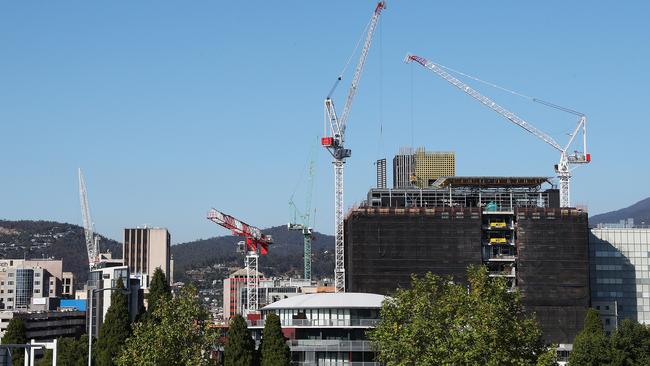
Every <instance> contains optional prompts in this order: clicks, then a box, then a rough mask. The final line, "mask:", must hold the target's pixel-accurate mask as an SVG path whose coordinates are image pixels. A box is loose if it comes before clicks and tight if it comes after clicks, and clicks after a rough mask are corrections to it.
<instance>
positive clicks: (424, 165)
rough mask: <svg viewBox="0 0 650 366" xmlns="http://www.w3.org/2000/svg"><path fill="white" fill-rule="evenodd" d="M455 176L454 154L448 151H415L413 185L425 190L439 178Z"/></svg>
mask: <svg viewBox="0 0 650 366" xmlns="http://www.w3.org/2000/svg"><path fill="white" fill-rule="evenodd" d="M455 175H456V154H454V153H453V152H450V151H426V150H425V149H424V148H423V147H420V148H418V149H417V150H416V151H415V185H416V186H418V187H420V188H426V187H429V186H431V184H432V183H433V182H434V181H435V180H436V179H438V178H440V177H453V176H455Z"/></svg>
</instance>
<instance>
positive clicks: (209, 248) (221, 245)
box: [171, 226, 334, 281]
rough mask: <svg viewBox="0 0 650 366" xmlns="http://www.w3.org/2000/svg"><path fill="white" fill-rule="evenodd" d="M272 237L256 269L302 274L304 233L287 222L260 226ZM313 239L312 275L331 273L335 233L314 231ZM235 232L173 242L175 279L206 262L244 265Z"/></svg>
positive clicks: (185, 277)
mask: <svg viewBox="0 0 650 366" xmlns="http://www.w3.org/2000/svg"><path fill="white" fill-rule="evenodd" d="M262 232H263V233H264V234H267V235H271V236H272V237H273V242H274V243H273V244H272V245H271V246H270V247H269V253H268V254H267V255H264V256H260V261H259V269H260V272H262V273H264V274H265V275H266V276H280V275H287V276H291V277H301V276H302V274H303V237H302V233H301V232H299V231H289V230H288V229H287V227H286V226H275V227H271V228H268V229H264V230H262ZM314 237H315V239H314V240H313V241H312V277H313V278H324V277H330V278H331V277H332V275H333V272H334V237H333V236H331V235H323V234H320V233H314ZM240 240H242V238H241V237H237V236H232V235H229V236H221V237H214V238H210V239H201V240H196V241H192V242H188V243H182V244H176V245H174V246H172V248H171V250H172V255H173V256H174V279H175V280H176V281H188V280H189V278H188V273H187V272H188V271H191V270H193V269H197V268H202V267H206V266H214V265H220V266H222V267H243V263H244V255H243V254H242V253H237V242H239V241H240Z"/></svg>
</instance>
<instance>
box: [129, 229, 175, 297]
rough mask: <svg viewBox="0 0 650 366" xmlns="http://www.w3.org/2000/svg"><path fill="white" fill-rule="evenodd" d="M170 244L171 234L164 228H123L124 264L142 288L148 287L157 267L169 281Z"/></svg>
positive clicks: (170, 279) (170, 276)
mask: <svg viewBox="0 0 650 366" xmlns="http://www.w3.org/2000/svg"><path fill="white" fill-rule="evenodd" d="M170 245H171V235H170V234H169V231H167V229H165V228H148V227H144V228H135V229H124V246H123V247H122V251H123V252H122V258H123V261H124V265H126V266H128V267H129V272H130V273H131V276H132V277H137V278H139V279H140V284H141V287H142V288H143V289H145V290H146V289H148V288H149V281H150V279H151V277H152V276H153V272H154V271H155V270H156V268H158V267H160V269H162V271H163V272H164V273H165V275H166V276H167V279H168V280H169V281H170V283H171V281H172V273H171V268H172V267H171V263H170V261H171V254H170V248H169V247H170Z"/></svg>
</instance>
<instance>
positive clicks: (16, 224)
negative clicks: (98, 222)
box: [0, 220, 122, 286]
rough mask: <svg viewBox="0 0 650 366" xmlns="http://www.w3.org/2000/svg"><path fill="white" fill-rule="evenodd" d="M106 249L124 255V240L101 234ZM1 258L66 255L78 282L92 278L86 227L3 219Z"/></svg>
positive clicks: (0, 223)
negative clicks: (89, 275) (108, 237)
mask: <svg viewBox="0 0 650 366" xmlns="http://www.w3.org/2000/svg"><path fill="white" fill-rule="evenodd" d="M99 246H100V249H101V251H102V252H106V250H108V251H110V252H111V253H113V257H114V258H121V257H122V244H120V243H118V242H116V241H115V240H111V239H107V238H105V237H102V236H101V235H100V240H99ZM0 258H1V259H23V258H26V259H40V258H53V259H63V270H64V271H68V272H72V273H74V275H75V278H76V281H77V285H78V286H79V285H81V284H83V283H85V282H86V279H87V278H88V254H87V252H86V241H85V237H84V229H83V228H82V227H80V226H77V225H72V224H67V223H60V222H54V221H28V220H24V221H8V220H0Z"/></svg>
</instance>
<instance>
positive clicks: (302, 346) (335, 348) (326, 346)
mask: <svg viewBox="0 0 650 366" xmlns="http://www.w3.org/2000/svg"><path fill="white" fill-rule="evenodd" d="M287 344H288V345H289V348H290V349H291V352H297V351H298V352H303V351H304V352H373V351H374V350H373V348H372V343H371V342H370V341H348V340H339V339H294V340H289V341H287Z"/></svg>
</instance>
